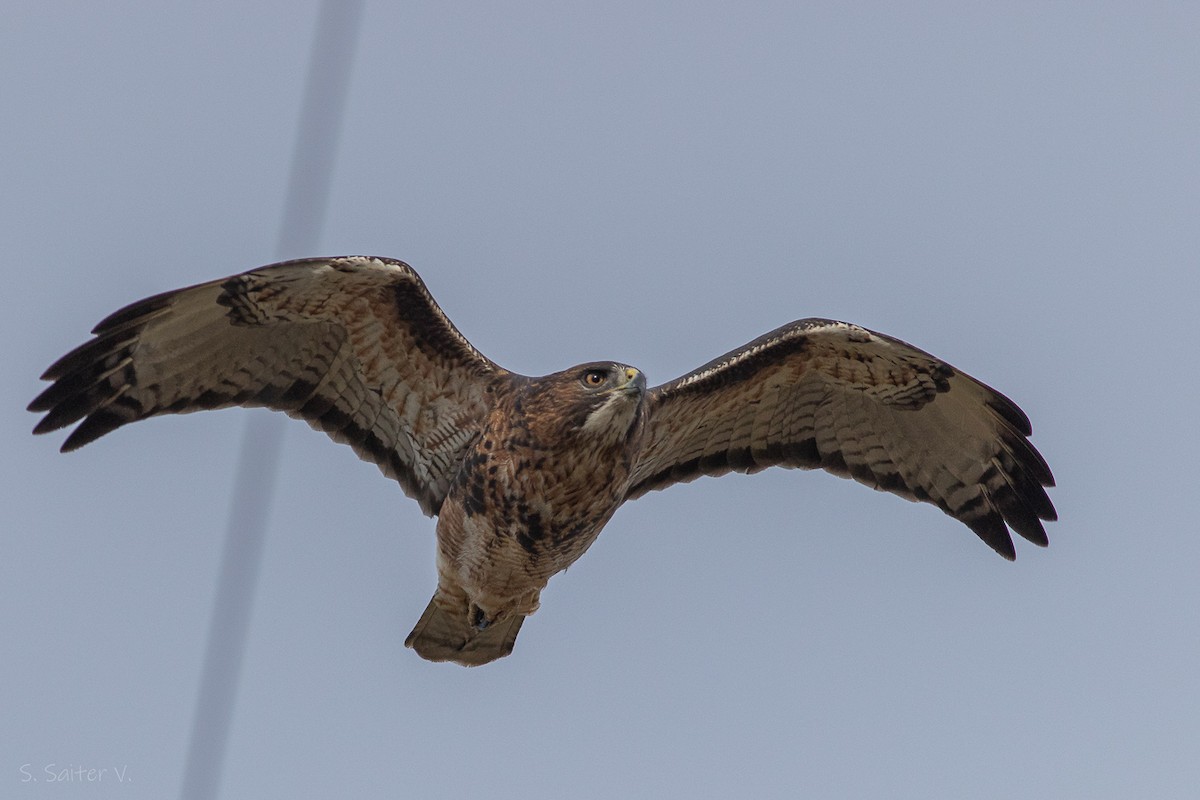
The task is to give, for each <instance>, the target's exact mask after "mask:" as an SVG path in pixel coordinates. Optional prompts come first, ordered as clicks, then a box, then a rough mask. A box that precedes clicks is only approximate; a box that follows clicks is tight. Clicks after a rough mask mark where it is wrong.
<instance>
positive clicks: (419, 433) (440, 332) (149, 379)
mask: <svg viewBox="0 0 1200 800" xmlns="http://www.w3.org/2000/svg"><path fill="white" fill-rule="evenodd" d="M93 333H94V334H95V338H93V339H91V340H90V341H88V342H87V343H85V344H83V345H81V346H80V347H78V348H76V349H75V350H73V351H71V352H70V353H68V354H67V355H65V356H63V357H62V358H60V359H59V360H58V361H56V362H55V363H54V364H53V365H52V366H51V367H50V368H49V369H48V370H46V373H45V374H44V375H43V376H42V378H43V379H44V380H48V381H53V383H52V384H51V385H50V386H49V387H48V388H46V390H45V391H43V392H42V393H41V394H40V395H39V396H38V397H37V398H36V399H35V400H34V401H33V402H32V403H31V404H30V405H29V409H30V410H31V411H38V412H46V415H45V417H43V418H42V419H41V421H40V422H39V423H38V424H37V427H36V428H35V429H34V433H45V432H47V431H53V430H56V429H59V428H64V427H66V426H68V425H72V424H74V423H76V422H79V425H78V426H77V427H76V428H75V429H74V430H73V431H72V432H71V433H70V435H69V436H68V437H67V439H66V441H65V443H64V444H63V445H62V450H63V451H64V452H66V451H70V450H75V449H76V448H78V447H81V446H83V445H85V444H87V443H88V442H91V441H93V440H95V439H97V438H99V437H100V436H103V435H104V434H106V433H108V432H109V431H112V430H114V429H116V428H118V427H120V426H122V425H125V424H127V423H130V422H135V421H137V420H140V419H145V418H146V417H151V416H155V415H158V414H168V413H187V412H191V411H199V410H201V409H210V408H224V407H228V406H265V407H267V408H271V409H276V410H279V411H283V412H284V413H286V414H288V415H289V416H292V417H296V418H299V419H302V420H304V421H305V422H307V423H308V424H309V425H311V426H312V427H314V428H316V429H318V430H322V431H325V432H326V433H327V434H329V435H330V436H331V437H333V439H334V440H336V441H339V442H344V443H346V444H349V445H350V446H351V447H353V448H354V450H355V452H356V453H358V455H359V456H361V457H362V458H364V459H366V460H368V461H372V462H374V463H375V464H377V465H378V466H379V468H380V469H381V470H382V471H383V473H384V474H385V475H387V476H388V477H390V478H393V479H394V480H396V481H397V482H398V483H399V484H400V487H401V488H402V489H403V490H404V492H405V493H406V494H408V495H409V496H410V497H412V498H413V499H415V500H416V501H417V503H419V504H420V506H421V509H422V510H423V511H424V512H425V513H426V514H427V515H429V516H436V517H437V518H438V521H437V574H438V585H437V591H436V593H435V594H434V596H433V599H432V600H431V601H430V603H429V606H428V607H427V608H426V609H425V613H424V614H422V615H421V618H420V619H419V620H418V621H417V624H416V627H415V628H413V631H412V633H411V634H409V636H408V638H407V640H406V641H405V644H406V645H407V646H409V647H412V648H414V649H415V650H416V651H417V653H418V654H419V655H421V656H422V657H424V658H426V659H430V660H433V661H454V662H457V663H459V664H464V665H468V666H474V665H478V664H485V663H487V662H489V661H493V660H495V659H497V658H501V657H502V656H506V655H508V654H509V653H511V652H512V649H513V644H514V642H515V641H516V638H517V633H518V631H519V630H520V628H521V624H522V623H523V622H524V620H525V617H527V616H528V615H530V614H532V613H533V612H534V611H536V610H537V608H538V602H539V598H540V595H541V591H542V589H543V588H545V586H546V584H547V582H548V581H549V579H550V577H551V576H553V575H555V574H556V573H558V572H561V571H562V570H564V569H566V568H567V567H568V566H570V565H571V564H572V563H574V561H575V560H576V559H578V558H579V557H580V556H581V555H583V553H584V551H586V550H587V549H588V547H589V546H590V545H591V544H592V542H594V541H595V539H596V536H597V535H598V534H599V533H600V530H601V529H602V528H603V527H604V525H605V524H606V523H607V522H608V521H609V519H610V518H611V517H612V515H613V513H614V512H615V511H616V510H617V508H618V507H619V506H620V505H621V504H622V503H624V502H625V501H627V500H632V499H634V498H636V497H640V496H641V495H643V494H645V493H646V492H649V491H651V490H654V489H663V488H666V487H667V486H670V485H671V484H674V483H681V482H685V481H691V480H693V479H695V478H698V477H700V476H702V475H723V474H725V473H728V472H745V473H752V472H757V471H759V470H762V469H766V468H767V467H773V466H778V467H789V468H797V467H798V468H801V469H815V468H819V469H824V470H826V471H828V472H831V473H833V474H835V475H840V476H842V477H848V478H854V479H855V480H857V481H859V482H861V483H864V484H866V485H867V486H870V487H871V488H873V489H879V490H883V491H888V492H892V493H893V494H897V495H899V496H901V497H904V498H906V499H909V500H919V501H923V502H927V503H932V504H934V505H936V506H938V507H939V508H940V509H942V511H944V512H945V513H947V514H949V515H950V516H952V517H954V518H956V519H958V520H960V521H962V522H963V523H964V524H965V525H966V526H967V527H968V528H970V529H971V530H972V531H974V532H975V533H976V534H977V535H978V536H979V537H980V538H981V539H983V541H984V542H986V543H987V544H988V545H990V546H991V547H992V549H994V550H995V551H996V552H997V553H999V554H1000V555H1002V556H1004V557H1005V558H1007V559H1010V560H1011V559H1013V558H1014V557H1015V555H1016V553H1015V550H1014V548H1013V542H1012V539H1011V537H1010V535H1009V529H1010V528H1011V529H1012V530H1013V531H1015V532H1016V533H1018V534H1020V535H1021V536H1023V537H1024V538H1026V539H1028V540H1029V541H1031V542H1033V543H1034V544H1038V545H1042V546H1044V545H1046V543H1047V541H1046V532H1045V529H1044V527H1043V525H1042V521H1043V520H1045V521H1050V520H1054V519H1056V514H1055V510H1054V506H1053V505H1052V504H1051V502H1050V499H1049V497H1048V496H1047V494H1046V487H1050V486H1053V485H1054V479H1053V477H1052V476H1051V474H1050V468H1049V467H1048V466H1047V464H1046V461H1045V459H1043V458H1042V456H1041V455H1040V454H1039V453H1038V451H1037V450H1036V449H1034V447H1033V445H1032V444H1030V442H1029V436H1030V434H1031V428H1030V424H1029V419H1028V417H1026V416H1025V414H1024V413H1023V412H1022V411H1021V410H1020V409H1019V408H1018V407H1017V406H1016V404H1015V403H1013V402H1012V401H1011V400H1009V399H1008V398H1007V397H1005V396H1004V395H1002V394H1000V393H999V392H997V391H995V390H994V389H991V388H989V387H987V386H985V385H984V384H982V383H980V382H979V381H977V380H975V379H974V378H972V377H970V376H968V375H966V374H965V373H963V372H960V371H958V370H957V369H955V368H954V367H952V366H950V365H949V364H946V363H945V362H943V361H941V360H939V359H937V358H935V357H933V356H931V355H929V354H928V353H925V352H923V351H921V350H918V349H917V348H915V347H913V346H911V345H909V344H906V343H905V342H902V341H900V340H899V339H894V338H892V337H890V336H885V335H883V334H880V333H875V332H873V331H869V330H866V329H865V328H860V327H858V326H856V325H851V324H848V323H845V322H836V321H833V320H827V319H803V320H798V321H796V322H792V323H790V324H788V325H784V326H783V327H781V328H777V329H776V330H773V331H771V332H770V333H767V334H764V335H763V336H760V337H759V338H757V339H755V340H754V341H752V342H750V343H748V344H746V345H745V346H743V347H740V348H738V349H736V350H733V351H731V352H729V353H726V354H725V355H723V356H721V357H719V358H717V359H715V360H713V361H711V362H709V363H708V364H705V365H704V366H702V367H700V368H699V369H696V370H694V371H693V372H690V373H688V374H687V375H684V376H683V377H680V378H677V379H675V380H673V381H670V382H668V383H664V384H661V385H659V386H655V387H653V388H647V385H646V378H645V376H644V375H643V374H642V373H641V372H640V371H638V370H637V369H635V368H634V367H631V366H628V365H626V364H621V363H617V362H612V361H601V362H593V363H588V364H581V365H579V366H575V367H571V368H569V369H565V370H563V371H562V372H555V373H553V374H551V375H545V376H542V377H536V378H535V377H526V376H524V375H519V374H517V373H514V372H510V371H508V370H506V369H504V368H503V367H501V366H499V365H498V364H496V363H494V362H492V361H491V360H490V359H488V358H487V357H486V356H484V355H483V354H482V353H480V352H479V351H478V350H476V349H475V348H474V347H473V346H472V345H471V343H470V342H468V341H467V340H466V338H465V337H463V335H462V334H461V333H459V332H458V330H457V329H456V328H455V327H454V325H453V324H452V323H451V322H450V320H449V319H447V317H446V315H445V314H444V313H443V312H442V310H441V308H439V307H438V305H437V303H436V302H434V299H433V297H432V296H431V295H430V294H429V291H428V290H427V289H426V288H425V284H424V283H423V282H422V280H421V278H420V277H419V276H418V275H417V273H416V272H415V271H414V270H413V269H412V268H411V267H410V266H408V265H407V264H405V263H403V262H401V261H395V260H392V259H387V258H376V257H367V256H347V257H340V258H313V259H302V260H297V261H288V262H283V263H280V264H274V265H271V266H266V267H262V268H261V269H256V270H251V271H250V272H246V273H243V274H240V275H235V276H233V277H230V278H226V279H224V280H218V281H212V282H210V283H202V284H199V285H196V286H192V287H190V288H186V289H180V290H178V291H173V292H167V293H165V294H160V295H156V296H154V297H150V298H148V299H145V300H142V301H141V302H138V303H134V304H132V305H130V306H128V307H126V308H123V309H121V310H120V311H117V312H116V313H114V314H112V315H110V316H109V317H108V318H106V319H104V320H103V321H102V322H100V324H99V325H97V326H96V328H95V329H94V330H93ZM81 420H82V421H81Z"/></svg>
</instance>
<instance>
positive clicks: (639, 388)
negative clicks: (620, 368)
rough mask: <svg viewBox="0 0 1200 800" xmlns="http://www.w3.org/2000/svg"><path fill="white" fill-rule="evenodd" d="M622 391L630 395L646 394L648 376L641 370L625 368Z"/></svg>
mask: <svg viewBox="0 0 1200 800" xmlns="http://www.w3.org/2000/svg"><path fill="white" fill-rule="evenodd" d="M618 388H620V390H621V391H623V392H626V393H628V394H644V393H645V391H646V376H645V375H643V374H642V371H641V370H640V369H634V368H633V367H626V368H625V382H624V383H622V384H621V385H620V387H618Z"/></svg>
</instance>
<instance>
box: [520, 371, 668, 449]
mask: <svg viewBox="0 0 1200 800" xmlns="http://www.w3.org/2000/svg"><path fill="white" fill-rule="evenodd" d="M526 388H527V391H526V392H524V397H523V398H522V401H523V402H522V406H523V408H522V410H523V411H524V412H525V413H526V414H527V415H528V420H529V424H530V428H531V430H532V432H533V433H534V434H535V436H537V438H538V439H539V440H541V441H543V442H546V441H572V440H576V439H577V438H580V437H582V438H585V439H595V440H599V442H598V443H602V444H613V443H616V442H623V441H625V440H626V439H627V438H628V437H629V435H630V434H631V433H632V432H633V431H634V429H635V427H636V423H637V422H638V421H639V420H640V418H641V412H642V408H643V399H644V398H645V396H646V376H645V375H643V374H642V372H641V370H638V369H634V368H633V367H630V366H627V365H625V364H617V363H615V362H612V361H596V362H592V363H590V364H580V365H579V366H577V367H571V368H570V369H565V370H563V371H562V372H555V373H553V374H550V375H546V376H543V377H541V378H533V379H531V380H530V382H529V384H528V385H527V387H526Z"/></svg>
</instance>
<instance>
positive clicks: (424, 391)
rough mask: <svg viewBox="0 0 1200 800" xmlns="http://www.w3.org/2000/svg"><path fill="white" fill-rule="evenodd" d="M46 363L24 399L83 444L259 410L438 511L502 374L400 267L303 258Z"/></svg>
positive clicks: (204, 287) (145, 313) (127, 320)
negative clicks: (185, 418) (221, 411)
mask: <svg viewBox="0 0 1200 800" xmlns="http://www.w3.org/2000/svg"><path fill="white" fill-rule="evenodd" d="M93 333H94V334H95V335H96V338H94V339H92V340H91V341H89V342H86V343H85V344H83V345H81V346H79V347H77V348H76V349H74V350H72V351H71V352H70V353H68V354H67V355H65V356H63V357H62V358H60V359H59V360H58V361H56V362H55V363H54V364H53V365H51V367H50V368H49V369H48V370H46V373H45V374H44V375H43V376H42V377H43V378H44V379H46V380H50V381H53V383H52V384H51V385H50V386H49V387H48V388H47V389H46V390H45V391H44V392H42V394H40V395H39V396H38V397H37V398H36V399H35V400H34V401H33V402H32V403H31V404H30V405H29V408H30V410H31V411H44V412H47V413H46V416H45V417H44V418H43V419H42V420H41V421H40V422H39V423H38V425H37V427H36V428H35V429H34V432H35V433H45V432H47V431H53V430H57V429H59V428H63V427H66V426H68V425H71V424H74V423H76V422H80V420H82V422H80V424H79V426H78V427H76V428H75V430H74V431H72V432H71V435H70V436H68V437H67V440H66V442H65V443H64V444H63V447H62V449H63V450H64V451H67V450H74V449H76V448H78V447H82V446H83V445H85V444H87V443H88V442H91V441H94V440H95V439H97V438H99V437H100V436H103V435H104V434H106V433H108V432H110V431H112V430H114V429H115V428H118V427H120V426H121V425H125V424H128V423H130V422H134V421H136V420H140V419H144V418H146V417H150V416H154V415H157V414H167V413H186V412H190V411H197V410H201V409H209V408H221V407H226V406H234V405H242V406H265V407H267V408H273V409H277V410H281V411H284V412H286V413H288V414H289V415H291V416H294V417H298V418H301V419H304V420H306V421H307V422H308V423H309V424H311V425H312V426H313V427H315V428H317V429H319V430H323V431H325V432H326V433H328V434H329V435H330V436H331V437H333V438H334V439H335V440H337V441H340V442H346V443H348V444H350V445H351V446H352V447H354V449H355V451H356V452H358V454H359V455H360V456H362V457H363V458H365V459H367V460H370V461H373V462H375V463H376V464H378V465H379V466H380V468H381V469H382V470H383V471H384V472H385V473H386V474H387V475H389V476H390V477H393V478H395V479H396V480H397V481H399V483H400V484H401V486H403V487H404V489H405V491H406V492H407V493H408V494H410V495H411V496H413V497H414V498H416V499H417V500H418V501H419V502H420V504H421V506H422V508H423V509H424V510H425V512H426V513H429V514H432V513H436V511H437V507H438V505H439V504H440V503H441V500H442V499H443V498H444V497H445V493H446V490H447V488H448V486H449V483H450V480H451V479H452V478H453V474H454V471H455V470H456V469H457V467H458V464H459V460H460V457H461V453H462V452H463V450H464V449H465V447H466V445H467V443H468V441H469V440H470V436H471V431H473V430H474V429H475V428H476V427H477V425H478V422H479V420H480V419H481V418H482V416H483V415H484V414H485V413H486V409H487V407H488V405H489V403H490V399H489V392H490V391H491V389H492V388H493V387H494V386H495V385H496V384H497V383H498V382H501V381H504V380H506V376H507V375H508V373H506V372H505V371H504V370H502V369H500V368H499V367H497V366H496V365H495V364H493V363H492V362H491V361H489V360H488V359H487V358H485V357H484V356H483V355H481V354H480V353H479V352H478V351H476V350H475V349H474V348H473V347H472V346H471V345H470V344H469V343H468V342H467V341H466V339H465V338H463V337H462V335H461V334H460V333H459V332H458V331H457V330H456V329H455V328H454V326H453V325H452V324H451V323H450V322H449V320H448V319H446V317H445V315H444V314H443V313H442V311H441V309H440V308H439V307H438V306H437V304H436V303H435V302H434V300H433V298H432V297H431V296H430V295H429V293H428V291H427V290H426V289H425V286H424V284H423V283H422V282H421V280H420V278H419V277H418V276H417V274H416V272H414V271H413V270H412V269H411V268H410V267H408V265H406V264H404V263H402V262H399V261H392V260H389V259H378V258H366V257H345V258H334V259H304V260H300V261H291V262H285V263H282V264H275V265H272V266H269V267H263V268H261V269H257V270H253V271H251V272H247V273H243V274H241V275H236V276H234V277H232V278H228V279H225V280H221V281H213V282H211V283H205V284H200V285H197V286H193V287H190V288H187V289H182V290H179V291H175V292H167V293H164V294H160V295H156V296H154V297H150V298H147V299H145V300H142V301H140V302H137V303H134V304H132V305H130V306H127V307H126V308H123V309H121V310H120V311H117V312H116V313H114V314H112V315H110V316H108V317H107V318H105V319H104V320H103V321H102V322H101V323H100V324H99V325H97V326H96V328H95V329H94V331H93Z"/></svg>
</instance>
